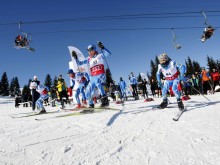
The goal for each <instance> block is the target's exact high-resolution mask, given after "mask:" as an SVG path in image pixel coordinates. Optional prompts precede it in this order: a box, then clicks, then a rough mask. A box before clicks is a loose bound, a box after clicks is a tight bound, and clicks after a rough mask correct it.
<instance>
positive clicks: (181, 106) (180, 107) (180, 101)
mask: <svg viewBox="0 0 220 165" xmlns="http://www.w3.org/2000/svg"><path fill="white" fill-rule="evenodd" d="M177 104H178V108H179V110H180V111H183V110H184V105H183V102H182V100H181V99H177Z"/></svg>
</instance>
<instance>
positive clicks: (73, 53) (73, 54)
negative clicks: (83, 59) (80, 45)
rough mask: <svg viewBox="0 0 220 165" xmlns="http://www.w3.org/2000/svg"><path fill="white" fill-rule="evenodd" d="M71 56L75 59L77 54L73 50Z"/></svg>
mask: <svg viewBox="0 0 220 165" xmlns="http://www.w3.org/2000/svg"><path fill="white" fill-rule="evenodd" d="M72 57H73V58H74V59H77V54H76V52H75V51H72Z"/></svg>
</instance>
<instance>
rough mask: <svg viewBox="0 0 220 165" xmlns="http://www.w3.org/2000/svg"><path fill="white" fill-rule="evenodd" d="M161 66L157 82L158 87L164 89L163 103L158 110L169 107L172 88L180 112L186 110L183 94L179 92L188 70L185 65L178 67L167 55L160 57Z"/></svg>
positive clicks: (159, 66) (159, 65)
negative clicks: (162, 77) (168, 94)
mask: <svg viewBox="0 0 220 165" xmlns="http://www.w3.org/2000/svg"><path fill="white" fill-rule="evenodd" d="M158 60H159V62H160V64H158V70H157V74H156V76H157V81H158V87H161V89H162V97H163V102H162V103H161V104H160V105H159V106H158V108H160V109H163V108H166V107H167V105H168V100H167V91H168V90H169V89H170V87H172V91H173V92H174V94H175V97H176V99H177V103H178V107H179V109H180V110H184V105H183V103H182V100H181V98H180V97H181V93H180V91H179V90H178V85H179V83H180V81H181V80H183V78H184V74H185V72H186V68H185V66H184V65H177V64H176V62H175V61H172V60H171V59H170V58H169V57H168V55H167V54H166V53H163V54H161V55H159V56H158ZM161 73H162V74H163V76H164V77H165V81H164V84H162V82H161V78H160V75H161Z"/></svg>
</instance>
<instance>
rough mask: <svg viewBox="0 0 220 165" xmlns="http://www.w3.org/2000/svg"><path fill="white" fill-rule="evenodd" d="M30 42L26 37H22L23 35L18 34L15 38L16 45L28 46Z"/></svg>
mask: <svg viewBox="0 0 220 165" xmlns="http://www.w3.org/2000/svg"><path fill="white" fill-rule="evenodd" d="M28 44H29V42H28V39H27V38H26V37H22V36H21V35H18V36H17V37H16V38H15V45H16V46H21V47H26V46H28Z"/></svg>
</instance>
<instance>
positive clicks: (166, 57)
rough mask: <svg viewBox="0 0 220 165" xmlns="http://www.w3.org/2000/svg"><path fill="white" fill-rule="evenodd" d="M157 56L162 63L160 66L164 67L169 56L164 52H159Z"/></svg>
mask: <svg viewBox="0 0 220 165" xmlns="http://www.w3.org/2000/svg"><path fill="white" fill-rule="evenodd" d="M157 58H158V60H159V62H160V64H161V65H162V67H166V66H167V65H168V64H169V61H170V58H169V57H168V55H167V54H166V53H162V54H160V55H159V56H158V57H157Z"/></svg>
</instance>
